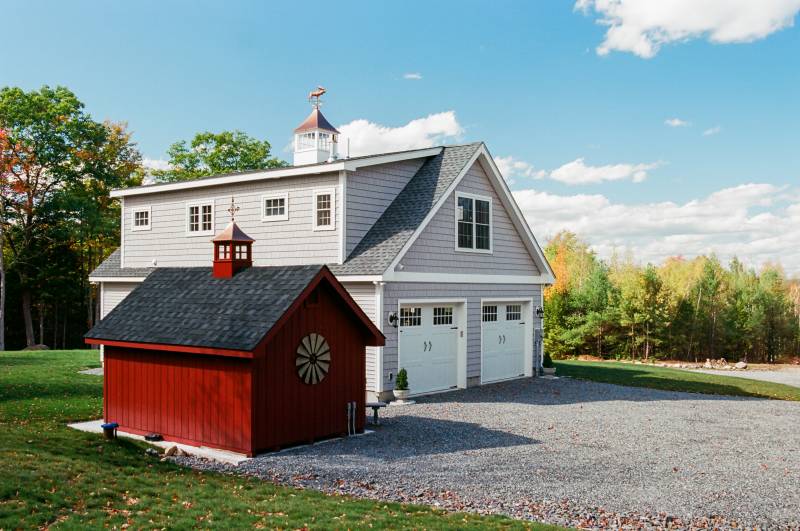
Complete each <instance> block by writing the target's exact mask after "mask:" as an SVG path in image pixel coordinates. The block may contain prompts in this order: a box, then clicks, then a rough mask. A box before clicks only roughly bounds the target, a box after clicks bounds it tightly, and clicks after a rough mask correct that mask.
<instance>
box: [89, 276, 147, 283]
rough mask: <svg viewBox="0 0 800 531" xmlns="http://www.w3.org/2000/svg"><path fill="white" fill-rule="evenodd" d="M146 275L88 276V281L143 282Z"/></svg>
mask: <svg viewBox="0 0 800 531" xmlns="http://www.w3.org/2000/svg"><path fill="white" fill-rule="evenodd" d="M146 278H147V277H89V282H144V281H145V279H146Z"/></svg>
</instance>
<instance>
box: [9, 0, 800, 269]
mask: <svg viewBox="0 0 800 531" xmlns="http://www.w3.org/2000/svg"><path fill="white" fill-rule="evenodd" d="M687 2H689V0H663V1H660V2H650V4H649V6H648V5H647V3H646V2H644V0H631V1H627V0H623V1H622V2H618V3H617V2H608V0H578V2H577V4H576V3H573V2H568V1H547V2H545V1H542V2H527V1H519V2H512V1H501V2H474V1H460V2H430V1H428V2H405V1H404V2H393V3H389V2H381V3H376V2H348V1H340V2H314V1H304V2H279V3H278V2H275V3H266V2H225V3H223V2H177V1H176V2H137V3H135V4H134V3H123V2H88V1H83V2H80V1H79V2H71V3H66V2H24V3H23V2H6V3H5V5H4V7H3V13H4V14H3V18H4V19H5V20H7V21H8V22H7V23H6V24H4V32H5V37H6V38H5V41H6V44H7V46H8V45H9V43H10V47H11V49H12V50H13V53H4V54H3V59H2V68H0V85H2V86H5V85H17V86H21V87H23V88H26V89H33V88H38V87H39V86H41V85H42V84H49V85H66V86H68V87H70V88H71V89H72V90H73V91H75V92H76V93H77V94H78V96H79V97H80V98H81V99H82V100H83V101H84V102H85V103H86V106H87V109H88V110H89V111H90V112H91V113H92V114H93V115H94V116H95V117H96V118H98V119H105V118H109V119H112V120H119V121H127V122H128V123H129V126H130V128H131V129H132V130H133V131H134V134H135V140H136V142H138V144H139V146H140V148H141V150H142V152H143V153H144V155H145V156H146V157H147V158H149V159H163V158H164V156H165V152H166V149H167V147H168V146H169V144H170V143H172V142H174V141H176V140H178V139H184V138H190V137H191V136H192V135H193V134H194V133H195V132H198V131H202V130H212V131H218V130H223V129H241V130H244V131H246V132H247V133H249V134H251V135H253V136H256V137H259V138H266V139H268V140H270V142H271V143H272V144H273V150H274V152H275V153H276V154H277V155H279V156H281V157H283V158H287V159H290V158H291V157H290V154H289V153H286V152H285V151H284V149H285V147H286V146H287V145H288V143H289V140H290V136H291V130H292V129H293V127H294V126H296V125H297V124H298V123H299V122H300V121H302V119H303V118H304V117H305V115H306V114H307V113H308V109H309V108H308V104H307V102H306V101H305V96H306V94H307V92H308V91H309V90H310V89H311V88H313V87H314V86H316V85H317V84H321V85H324V86H326V87H327V88H328V90H329V94H328V95H327V96H326V104H325V107H324V112H325V113H326V116H327V117H328V118H329V119H330V120H331V122H333V123H334V124H337V125H347V124H351V127H350V128H349V129H348V131H351V132H354V135H355V134H356V132H357V131H359V130H360V131H362V132H363V131H364V130H365V129H364V128H365V127H366V131H367V132H369V131H377V132H376V136H380V135H383V137H382V138H383V140H382V141H381V142H379V143H378V144H379V146H380V147H384V146H394V145H395V144H396V145H397V147H398V148H402V147H406V146H408V145H422V144H425V143H426V142H428V143H430V142H437V141H442V140H444V141H446V142H461V141H474V140H483V141H485V142H486V143H487V145H488V146H489V149H490V150H491V152H492V153H493V155H494V156H495V157H497V158H500V159H502V161H503V162H504V164H503V165H502V166H503V167H504V168H506V173H507V174H508V175H507V178H508V179H509V181H510V182H511V183H512V188H513V189H514V190H516V191H517V192H518V193H519V195H518V200H519V201H520V204H521V205H522V206H523V208H524V210H525V212H526V215H528V219H529V222H531V225H532V226H533V227H534V230H535V231H537V229H538V232H540V233H541V232H542V231H544V232H545V234H543V236H544V237H546V236H548V235H550V233H552V232H554V231H556V230H558V229H559V228H571V229H573V230H577V231H578V232H579V233H581V234H582V235H583V236H584V237H586V238H587V239H589V240H590V241H591V242H592V243H593V244H594V245H595V246H596V249H597V250H598V252H600V253H601V254H606V255H607V254H609V253H610V252H611V251H612V250H613V249H620V248H624V247H631V248H636V249H642V248H643V247H644V246H648V249H649V250H647V251H643V253H644V257H645V258H646V259H653V260H658V259H661V258H663V257H664V256H665V255H668V254H671V253H674V252H686V254H692V253H695V252H707V251H709V250H711V251H715V252H718V253H719V254H720V255H721V256H728V255H731V254H740V255H744V258H745V259H747V258H748V257H750V258H751V261H752V262H753V263H754V264H758V263H761V262H764V261H766V260H770V259H776V260H781V261H782V262H784V263H785V264H787V268H788V269H790V270H792V271H800V256H798V255H797V251H793V250H789V249H787V250H786V251H785V252H784V251H783V250H782V248H781V246H780V245H778V243H777V241H776V237H777V236H778V234H772V233H769V234H767V233H764V230H766V228H765V227H768V226H770V225H772V226H776V227H777V226H780V227H790V226H791V225H792V223H793V222H795V221H798V220H800V218H797V219H796V218H795V217H794V216H795V215H798V216H800V206H797V205H798V200H797V189H796V187H797V185H798V183H800V148H799V147H800V127H798V124H799V123H800V96H798V93H799V91H798V87H800V30H798V29H797V28H796V27H795V26H794V24H795V23H796V19H797V12H798V10H800V3H799V2H798V0H771V2H769V5H770V7H763V8H762V9H758V10H756V12H755V14H754V12H753V11H752V8H751V7H749V6H747V5H746V4H747V2H744V1H743V0H732V1H731V2H727V3H726V2H722V3H721V2H719V1H718V0H693V3H688V4H687ZM615 4H619V5H615ZM637 4H638V9H637ZM750 4H753V3H752V2H750ZM642 5H645V6H646V7H645V8H641V6H642ZM687 5H688V6H691V7H692V9H686V6H687ZM720 6H722V7H720ZM763 6H766V4H763ZM643 11H649V12H648V13H646V16H644V18H642V17H643V16H642V15H641V13H642V12H643ZM684 13H685V14H684ZM637 17H638V18H637ZM645 21H646V23H645ZM646 24H650V25H649V26H647V25H646ZM34 27H35V29H32V28H34ZM409 74H418V75H411V76H409ZM407 77H411V78H419V79H407ZM441 113H448V114H444V115H443V114H441ZM431 116H433V118H430V119H428V118H429V117H431ZM670 119H678V120H680V121H682V122H685V123H686V124H687V125H680V126H677V127H672V126H669V125H667V124H666V123H665V121H666V120H670ZM356 120H360V121H359V122H354V121H356ZM413 120H421V121H419V122H416V127H411V128H405V129H403V126H405V125H406V124H408V123H409V122H412V121H413ZM674 123H678V122H674ZM393 128H394V129H393ZM412 129H413V130H412ZM704 132H705V133H706V134H704ZM415 135H416V136H415ZM355 147H356V148H357V149H361V150H366V151H369V150H371V149H378V145H377V144H370V142H369V141H366V143H364V144H363V145H362V144H359V145H358V146H355ZM509 157H511V158H509ZM581 159H582V160H581ZM512 162H516V165H512ZM559 169H560V170H559ZM576 182H577V183H583V184H574V183H576ZM570 183H572V184H570ZM740 186H745V188H740V189H739V190H740V192H739V193H727V192H725V191H726V190H729V189H734V190H737V188H736V187H740ZM754 187H756V188H754ZM720 193H721V194H722V195H723V196H724V197H725V198H728V197H730V196H731V195H733V196H734V199H733V203H724V204H720V201H719V200H718V199H715V197H717V196H715V195H714V194H720ZM743 198H745V199H743ZM743 200H744V201H745V203H742V201H743ZM693 201H695V202H699V203H698V204H701V205H703V204H705V203H703V202H704V201H712V202H713V204H711V205H709V209H708V210H714V208H719V212H720V214H719V216H722V217H731V216H733V215H734V214H735V213H737V212H738V216H739V217H740V219H739V218H737V219H739V222H738V226H740V228H741V227H742V226H746V227H750V228H752V229H753V230H752V231H751V232H749V233H748V234H746V235H745V236H742V235H740V234H737V230H736V228H735V226H734V225H731V222H730V220H728V222H729V225H728V226H727V227H721V228H720V229H719V230H720V231H722V232H723V233H724V234H723V235H722V236H724V237H723V238H722V239H720V237H719V235H718V234H717V233H715V232H713V231H711V232H708V231H705V232H704V231H703V226H704V225H708V226H714V225H715V224H716V223H723V222H724V221H725V220H724V219H717V218H714V219H705V218H704V216H705V214H704V212H699V213H698V212H695V211H694V210H692V208H691V206H692V204H694V203H692V202H693ZM664 204H666V205H667V206H666V207H664V208H661V207H659V206H657V205H662V206H663V205H664ZM669 205H673V206H674V209H673V210H670V208H672V207H670V206H669ZM795 207H797V208H795ZM587 208H593V209H599V210H597V211H596V212H597V214H600V213H603V212H605V214H606V216H607V217H609V218H610V217H613V216H614V215H619V216H621V217H622V219H625V218H629V217H630V216H633V215H639V216H641V215H643V214H642V213H643V212H644V213H645V214H644V216H645V217H649V216H650V215H651V214H652V212H653V211H663V212H664V215H669V216H672V217H673V218H674V216H688V217H691V218H692V223H693V224H692V225H691V227H687V226H683V225H676V224H675V221H674V219H671V220H666V219H661V220H660V221H649V222H643V223H642V226H641V227H640V229H638V230H637V231H634V232H635V233H631V230H630V228H625V227H624V226H623V225H624V224H617V225H614V226H611V225H610V226H609V227H608V228H607V229H606V230H605V232H603V231H601V232H599V233H598V231H597V230H596V227H595V226H596V221H597V220H596V219H593V217H592V216H591V215H587V212H586V209H587ZM687 208H688V209H689V211H687ZM626 209H627V210H626ZM737 209H738V210H737ZM701 210H705V209H701ZM690 211H691V212H690ZM614 212H616V214H615V213H614ZM726 212H728V214H727V215H726V214H725V213H726ZM765 213H768V214H770V215H774V216H776V218H775V219H765V218H763V215H764V214H765ZM570 216H572V218H571V217H570ZM697 216H699V218H697V219H695V217H697ZM759 216H761V218H759ZM734 217H735V216H734ZM554 218H558V219H557V220H556V221H553V219H554ZM573 218H574V219H573ZM687 223H688V222H687ZM561 225H563V227H561ZM538 227H541V228H538ZM614 227H618V229H615V228H614ZM648 228H650V229H652V231H650V232H648ZM615 230H616V232H615ZM781 230H784V229H781ZM698 235H700V236H702V241H699V240H698ZM742 237H744V238H745V239H746V240H747V241H748V242H749V244H752V245H750V247H747V246H743V247H741V251H737V250H736V249H737V248H736V247H735V246H734V244H735V243H736V242H737V241H739V240H740V239H741V238H742ZM796 237H797V242H800V235H797V236H796ZM670 238H671V239H670ZM725 238H728V239H725ZM768 239H771V241H772V244H770V245H767V246H766V247H765V241H766V240H768ZM794 241H795V240H792V239H790V240H789V242H794ZM654 242H655V243H654ZM659 242H660V243H659ZM670 242H672V243H670ZM675 242H678V243H675ZM687 242H693V243H692V244H691V245H690V244H689V243H687ZM698 242H699V243H698ZM715 242H719V243H724V244H725V245H722V246H720V245H717V243H715ZM794 248H795V249H796V248H797V246H794Z"/></svg>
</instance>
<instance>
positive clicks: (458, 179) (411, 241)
mask: <svg viewBox="0 0 800 531" xmlns="http://www.w3.org/2000/svg"><path fill="white" fill-rule="evenodd" d="M482 148H483V145H481V147H480V148H478V149H476V150H475V153H473V155H472V156H471V157H470V159H469V160H468V161H467V163H466V164H464V167H463V168H462V169H461V172H460V173H459V174H458V175H457V176H456V178H455V179H453V182H452V183H450V186H448V187H447V190H445V191H444V193H443V194H442V197H440V198H439V200H438V201H437V202H436V204H435V205H433V208H431V209H430V211H429V212H428V215H427V216H425V219H423V220H422V223H420V224H419V226H418V227H417V228H416V230H415V231H414V234H412V235H411V237H410V238H409V239H408V241H407V242H406V243H405V245H403V248H402V249H400V252H399V253H397V256H395V257H394V260H392V263H391V264H389V267H387V268H386V271H385V273H384V274H386V273H391V272H393V271H394V270H395V268H396V267H397V264H399V263H400V260H402V259H403V257H404V256H405V255H406V253H407V252H408V250H409V249H410V248H411V246H412V245H414V242H416V241H417V238H419V235H420V234H422V231H423V230H425V227H427V226H428V223H430V222H431V220H432V219H433V217H434V216H435V215H436V213H437V212H439V209H440V208H442V205H443V204H444V203H445V202H446V201H447V200H448V199H449V197H450V195H451V194H452V193H453V190H455V189H456V187H457V186H458V185H459V183H461V180H462V179H463V178H464V176H465V175H466V174H467V172H468V171H469V169H470V168H471V167H472V164H473V163H474V162H475V161H476V160H477V158H478V156H480V154H481V153H482V152H483V150H482Z"/></svg>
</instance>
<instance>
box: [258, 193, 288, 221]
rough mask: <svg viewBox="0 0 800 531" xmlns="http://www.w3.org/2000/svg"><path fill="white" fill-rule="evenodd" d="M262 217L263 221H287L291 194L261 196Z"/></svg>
mask: <svg viewBox="0 0 800 531" xmlns="http://www.w3.org/2000/svg"><path fill="white" fill-rule="evenodd" d="M261 205H262V208H263V210H262V212H261V219H262V220H263V221H286V220H287V219H289V194H287V193H283V194H270V195H264V196H261Z"/></svg>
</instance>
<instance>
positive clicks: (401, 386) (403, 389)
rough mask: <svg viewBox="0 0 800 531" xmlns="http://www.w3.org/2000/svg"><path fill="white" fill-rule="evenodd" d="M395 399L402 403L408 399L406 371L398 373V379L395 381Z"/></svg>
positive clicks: (402, 370)
mask: <svg viewBox="0 0 800 531" xmlns="http://www.w3.org/2000/svg"><path fill="white" fill-rule="evenodd" d="M394 397H395V398H396V399H397V400H400V401H404V400H405V399H407V398H408V372H406V370H405V369H400V370H399V371H397V378H396V379H395V381H394Z"/></svg>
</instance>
